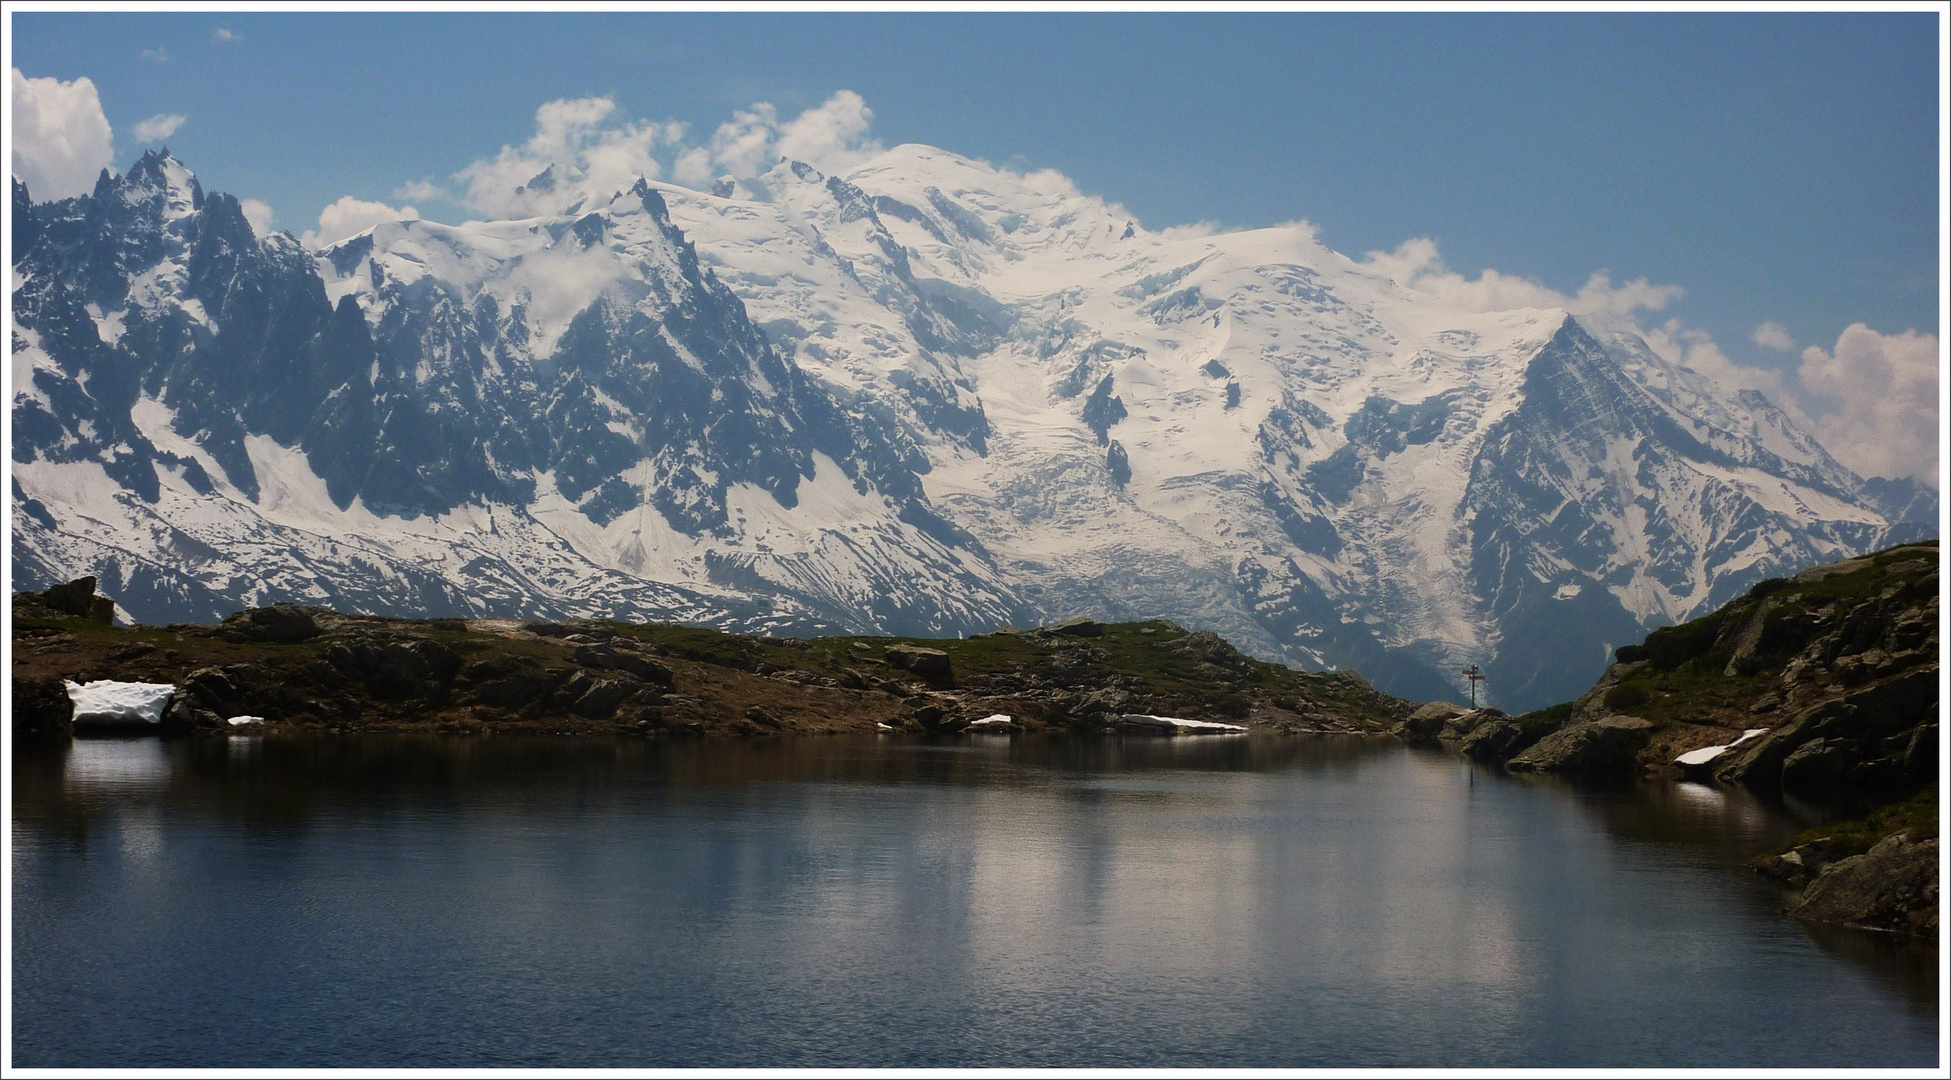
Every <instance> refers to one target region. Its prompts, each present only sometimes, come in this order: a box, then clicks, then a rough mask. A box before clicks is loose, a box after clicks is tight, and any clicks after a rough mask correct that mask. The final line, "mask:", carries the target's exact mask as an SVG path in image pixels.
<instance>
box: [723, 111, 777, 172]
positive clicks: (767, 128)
mask: <svg viewBox="0 0 1951 1080" xmlns="http://www.w3.org/2000/svg"><path fill="white" fill-rule="evenodd" d="M778 136H779V110H777V109H774V108H773V107H772V106H771V105H769V104H767V103H766V102H763V101H761V102H759V103H758V104H757V105H754V106H752V108H751V109H749V110H746V109H741V110H739V111H738V112H735V113H733V114H732V118H731V119H730V120H727V121H725V122H724V123H722V124H720V125H718V130H717V131H715V132H713V133H712V136H711V159H712V160H713V161H716V162H717V163H718V164H719V165H720V166H721V167H723V168H724V169H726V170H727V171H728V172H730V173H731V174H732V175H733V176H737V177H750V176H757V175H759V174H760V173H762V172H764V171H766V170H767V169H769V168H771V167H772V163H773V161H774V160H775V158H776V157H777V155H775V154H774V153H773V152H772V145H773V143H774V142H775V141H777V139H778Z"/></svg>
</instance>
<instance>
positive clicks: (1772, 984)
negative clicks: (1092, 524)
mask: <svg viewBox="0 0 1951 1080" xmlns="http://www.w3.org/2000/svg"><path fill="white" fill-rule="evenodd" d="M12 779H13V804H12V862H11V869H12V875H13V878H12V912H13V942H12V944H13V961H12V963H13V971H12V974H13V1012H12V1023H13V1029H12V1038H13V1046H12V1049H13V1063H14V1065H15V1066H17V1067H55V1066H89V1067H103V1068H126V1067H134V1066H171V1067H184V1066H231V1067H241V1068H269V1067H322V1066H362V1067H374V1066H457V1067H495V1066H518V1067H556V1066H612V1067H647V1066H673V1067H684V1066H745V1067H757V1066H783V1067H790V1066H890V1067H903V1068H913V1067H928V1066H1057V1067H1120V1066H1148V1067H1172V1066H1181V1067H1253V1068H1284V1067H1309V1066H1381V1067H1413V1068H1429V1067H1449V1066H1456V1067H1469V1066H1480V1067H1500V1068H1508V1067H1527V1066H1549V1067H1560V1068H1563V1067H1580V1066H1597V1067H1608V1066H1611V1067H1633V1068H1647V1067H1659V1066H1711V1067H1724V1068H1739V1067H1809V1068H1837V1067H1848V1066H1856V1067H1861V1066H1873V1067H1903V1066H1937V1065H1939V1064H1940V1062H1939V1058H1938V1053H1939V1038H1940V1032H1939V998H1938V995H1939V989H1938V960H1937V953H1936V949H1935V947H1934V946H1929V945H1925V946H1918V945H1911V944H1903V943H1900V942H1897V941H1893V940H1888V939H1882V938H1878V937H1875V936H1872V935H1869V934H1864V933H1858V932H1854V931H1844V930H1831V929H1824V928H1821V927H1816V926H1810V925H1805V924H1802V923H1799V922H1796V921H1794V920H1792V919H1789V918H1787V917H1785V916H1783V915H1782V914H1781V913H1780V912H1781V909H1782V908H1783V906H1784V905H1785V904H1786V903H1787V902H1788V901H1789V899H1790V898H1791V897H1790V894H1788V893H1787V892H1785V891H1784V890H1783V889H1781V888H1780V887H1779V886H1776V885H1774V884H1773V883H1771V882H1769V881H1767V880H1766V879H1764V878H1762V877H1760V876H1759V875H1756V874H1754V873H1752V872H1751V871H1749V870H1748V869H1747V868H1746V866H1745V863H1746V860H1747V859H1748V858H1750V857H1751V856H1753V855H1754V854H1756V853H1757V852H1759V851H1762V850H1764V849H1767V848H1770V847H1773V846H1775V845H1778V844H1781V843H1783V842H1785V841H1787V840H1788V839H1789V838H1790V837H1792V836H1793V835H1794V834H1795V833H1796V832H1798V831H1799V830H1801V829H1803V828H1806V827H1807V826H1808V825H1809V824H1811V822H1810V821H1809V820H1808V819H1807V818H1806V816H1805V817H1803V818H1802V819H1801V820H1797V818H1796V817H1795V816H1793V815H1791V814H1789V813H1788V812H1786V811H1785V810H1784V809H1783V808H1781V807H1776V806H1771V805H1768V804H1764V803H1762V802H1759V801H1756V800H1754V799H1752V798H1750V797H1748V796H1746V795H1744V794H1743V793H1741V792H1739V791H1735V790H1727V789H1722V788H1718V787H1711V786H1703V785H1699V784H1691V783H1655V782H1634V783H1630V784H1625V785H1621V786H1614V787H1590V786H1574V785H1569V784H1566V783H1562V782H1558V781H1551V780H1534V779H1528V778H1516V777H1512V776H1507V775H1505V774H1504V773H1502V772H1501V771H1498V770H1495V769H1489V768H1486V767H1483V766H1479V765H1474V764H1472V763H1470V762H1468V761H1466V760H1464V759H1462V758H1459V757H1456V756H1452V755H1449V754H1446V753H1442V752H1437V751H1421V750H1413V749H1409V748H1406V747H1404V746H1402V745H1401V744H1399V743H1397V742H1395V741H1394V740H1392V739H1385V738H1367V739H1364V738H1359V737H1329V736H1312V737H1310V736H1271V735H1259V734H1255V735H1250V736H1247V735H1240V736H1187V737H1179V738H1168V737H1156V736H1137V735H1133V736H1103V737H1078V736H1070V737H1055V736H1052V737H1042V736H1030V735H1020V734H1019V735H1016V736H1009V735H963V736H953V737H941V738H934V739H931V738H924V737H919V736H908V735H899V736H880V737H871V736H860V737H854V736H841V737H826V738H770V739H742V740H741V739H726V740H718V739H714V740H689V741H686V740H676V741H666V740H651V739H630V738H618V739H610V738H595V737H592V738H529V737H523V738H511V737H482V736H449V737H437V736H409V735H289V734H279V733H276V732H273V733H270V734H268V735H249V736H230V737H224V736H215V737H210V736H203V737H193V738H179V739H168V740H165V739H158V738H153V737H150V738H128V739H116V738H83V739H78V740H75V741H73V742H72V743H67V744H61V745H54V746H47V747H43V748H35V747H31V746H20V747H16V750H15V755H14V764H13V774H12Z"/></svg>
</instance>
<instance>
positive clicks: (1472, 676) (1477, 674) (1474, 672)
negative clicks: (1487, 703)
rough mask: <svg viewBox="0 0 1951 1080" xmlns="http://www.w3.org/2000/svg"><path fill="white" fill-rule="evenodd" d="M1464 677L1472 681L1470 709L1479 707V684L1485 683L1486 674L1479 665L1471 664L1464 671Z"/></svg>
mask: <svg viewBox="0 0 1951 1080" xmlns="http://www.w3.org/2000/svg"><path fill="white" fill-rule="evenodd" d="M1463 677H1464V678H1466V679H1469V680H1470V707H1471V708H1473V709H1474V708H1476V707H1477V684H1478V683H1480V682H1483V681H1484V673H1483V671H1482V670H1480V669H1479V668H1478V667H1477V665H1475V664H1471V665H1470V666H1469V667H1467V668H1464V669H1463Z"/></svg>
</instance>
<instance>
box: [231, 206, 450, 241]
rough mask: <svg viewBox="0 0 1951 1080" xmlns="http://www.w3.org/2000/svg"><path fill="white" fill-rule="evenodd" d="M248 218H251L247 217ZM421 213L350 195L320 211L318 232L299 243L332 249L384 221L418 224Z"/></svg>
mask: <svg viewBox="0 0 1951 1080" xmlns="http://www.w3.org/2000/svg"><path fill="white" fill-rule="evenodd" d="M265 209H266V210H269V209H270V207H265ZM247 216H248V214H247ZM419 219H420V211H418V210H415V209H414V208H413V207H411V206H402V207H400V208H398V209H394V208H393V207H391V206H388V205H386V204H385V203H383V202H367V201H366V200H364V199H355V198H353V197H352V196H350V195H346V196H343V197H341V198H340V199H339V201H338V202H335V203H333V204H332V205H330V206H328V207H326V208H325V209H324V210H321V211H319V215H318V229H317V230H316V231H313V230H310V229H308V230H306V232H305V235H304V236H301V237H299V240H300V241H302V242H303V243H304V245H305V246H306V247H308V248H312V249H313V250H318V249H320V248H325V247H329V246H331V245H333V244H336V243H338V242H339V241H341V240H344V239H345V238H346V237H348V236H354V235H357V234H358V233H361V232H364V231H366V230H367V229H370V228H372V227H373V226H374V225H378V224H379V223H381V222H383V221H418V220H419Z"/></svg>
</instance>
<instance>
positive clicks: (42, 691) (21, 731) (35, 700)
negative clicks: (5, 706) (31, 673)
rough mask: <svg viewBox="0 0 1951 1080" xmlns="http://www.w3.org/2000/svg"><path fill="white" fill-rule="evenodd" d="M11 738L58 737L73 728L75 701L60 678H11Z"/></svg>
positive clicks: (66, 733)
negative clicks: (12, 736)
mask: <svg viewBox="0 0 1951 1080" xmlns="http://www.w3.org/2000/svg"><path fill="white" fill-rule="evenodd" d="M10 689H11V691H12V696H13V735H14V738H16V739H20V738H59V737H63V736H66V735H68V734H70V733H71V732H73V731H74V714H75V707H74V702H73V701H72V700H71V699H70V698H69V697H68V688H67V686H66V685H65V684H64V683H63V682H62V681H61V680H60V679H21V678H16V679H14V680H13V685H12V687H11V688H10Z"/></svg>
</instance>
